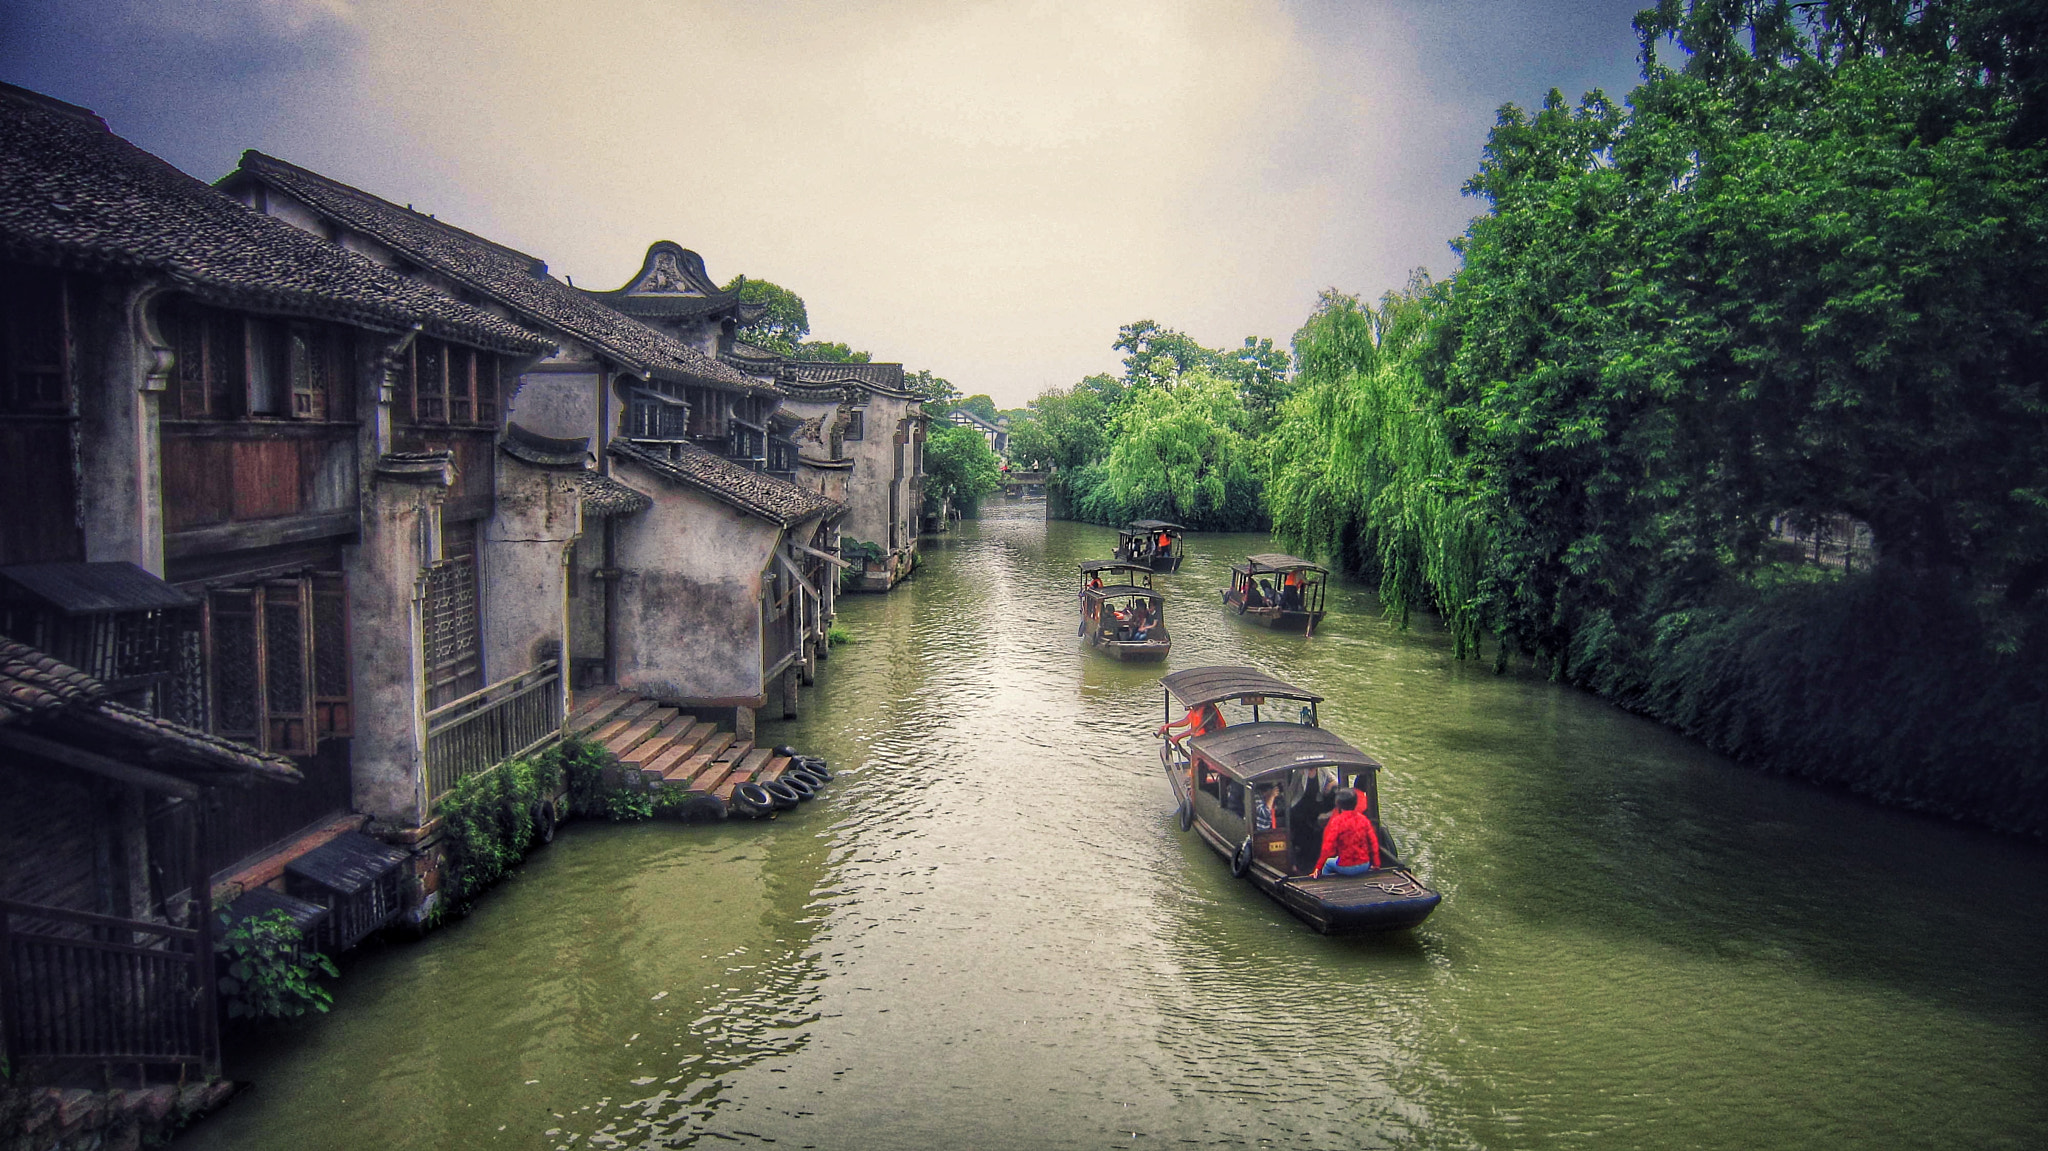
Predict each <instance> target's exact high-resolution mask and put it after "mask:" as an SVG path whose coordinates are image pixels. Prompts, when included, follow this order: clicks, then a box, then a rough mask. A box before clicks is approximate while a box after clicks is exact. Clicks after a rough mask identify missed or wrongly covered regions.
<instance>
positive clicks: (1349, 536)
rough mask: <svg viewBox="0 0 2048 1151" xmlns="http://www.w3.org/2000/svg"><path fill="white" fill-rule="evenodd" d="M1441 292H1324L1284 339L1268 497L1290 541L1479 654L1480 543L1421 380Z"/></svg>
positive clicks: (1481, 524)
mask: <svg viewBox="0 0 2048 1151" xmlns="http://www.w3.org/2000/svg"><path fill="white" fill-rule="evenodd" d="M1440 294H1441V293H1440V290H1439V289H1437V288H1436V287H1434V286H1433V285H1431V284H1430V283H1429V282H1428V280H1427V279H1426V278H1423V277H1420V276H1418V277H1417V279H1416V280H1415V281H1414V282H1412V283H1411V284H1410V285H1409V289H1408V291H1406V292H1405V293H1393V294H1389V295H1388V296H1387V297H1386V298H1385V299H1384V300H1382V301H1381V304H1380V306H1379V307H1378V308H1374V307H1372V306H1370V305H1367V304H1363V303H1361V302H1360V301H1359V300H1358V298H1357V297H1355V296H1347V295H1343V294H1341V293H1339V292H1337V291H1335V290H1330V291H1326V292H1324V293H1323V294H1322V296H1321V298H1320V300H1319V301H1318V303H1317V306H1316V310H1315V313H1314V314H1313V315H1311V316H1310V317H1309V319H1308V322H1307V323H1306V324H1304V325H1303V326H1302V328H1301V330H1300V331H1299V332H1297V333H1295V336H1294V354H1295V362H1296V363H1297V364H1298V365H1299V374H1298V375H1297V377H1296V380H1295V392H1294V395H1293V397H1292V398H1291V399H1290V400H1289V401H1288V402H1287V404H1286V406H1285V407H1284V409H1283V414H1282V417H1281V421H1280V425H1279V428H1278V430H1277V432H1276V433H1275V434H1274V436H1273V437H1272V439H1271V453H1272V454H1271V459H1270V461H1269V464H1268V468H1269V471H1268V480H1267V486H1266V500H1267V507H1268V509H1269V510H1270V511H1271V513H1272V517H1273V530H1274V532H1275V533H1276V534H1277V535H1279V536H1280V538H1281V539H1282V540H1284V541H1286V542H1287V544H1288V546H1290V547H1295V548H1298V549H1300V550H1303V551H1306V552H1310V553H1312V554H1316V555H1327V556H1334V557H1336V558H1337V560H1338V562H1339V563H1340V564H1341V565H1342V566H1343V567H1345V568H1346V569H1348V570H1350V571H1354V572H1357V573H1359V574H1362V575H1365V576H1366V577H1368V578H1371V579H1375V580H1377V581H1378V583H1379V592H1380V599H1381V602H1382V603H1383V604H1384V605H1385V608H1386V610H1387V612H1388V614H1389V615H1391V616H1394V617H1396V618H1398V619H1400V620H1401V622H1402V623H1403V624H1404V625H1405V624H1406V623H1407V622H1408V618H1409V614H1410V612H1411V611H1412V610H1413V609H1415V608H1417V607H1422V608H1428V609H1433V610H1435V611H1437V612H1439V613H1441V614H1442V616H1443V618H1444V620H1445V623H1446V624H1447V625H1448V626H1449V627H1450V629H1451V633H1452V635H1453V637H1454V640H1455V642H1456V645H1457V650H1458V654H1459V656H1460V657H1463V656H1466V655H1476V654H1478V647H1479V638H1480V633H1481V631H1482V630H1483V625H1484V620H1483V618H1482V605H1481V603H1480V600H1479V584H1480V579H1481V577H1482V575H1483V574H1484V572H1485V569H1486V564H1487V560H1488V554H1489V548H1490V539H1489V536H1488V534H1487V530H1486V523H1485V518H1484V516H1483V515H1482V514H1481V507H1480V505H1479V504H1478V503H1477V502H1476V501H1475V500H1474V498H1473V496H1472V495H1471V493H1469V492H1468V491H1467V490H1466V488H1465V486H1464V484H1463V482H1462V481H1463V475H1462V463H1461V460H1460V458H1459V456H1458V453H1457V452H1456V451H1455V450H1454V448H1453V446H1452V442H1451V438H1450V436H1449V434H1448V431H1447V429H1446V427H1445V423H1444V416H1443V413H1442V410H1441V405H1440V404H1439V403H1438V400H1437V396H1436V394H1435V392H1434V391H1433V389H1432V387H1431V384H1430V377H1429V359H1428V353H1429V351H1430V340H1431V338H1432V335H1433V330H1432V328H1431V315H1432V311H1433V309H1434V307H1435V306H1437V303H1438V297H1439V296H1440Z"/></svg>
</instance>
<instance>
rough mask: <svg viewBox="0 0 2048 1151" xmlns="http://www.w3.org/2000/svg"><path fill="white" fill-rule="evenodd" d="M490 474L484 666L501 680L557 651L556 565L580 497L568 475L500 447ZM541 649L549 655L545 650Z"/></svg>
mask: <svg viewBox="0 0 2048 1151" xmlns="http://www.w3.org/2000/svg"><path fill="white" fill-rule="evenodd" d="M497 478H498V502H497V508H496V511H495V513H494V514H493V515H492V516H491V517H490V518H489V519H488V520H486V521H484V525H483V538H482V539H481V540H480V541H479V544H480V546H481V547H482V549H483V564H482V572H483V587H482V589H481V590H482V592H483V602H484V604H485V605H487V610H486V611H485V612H484V613H483V646H484V666H485V667H486V668H488V669H490V676H491V678H493V679H503V678H505V677H506V676H509V675H514V674H517V673H519V672H521V671H526V670H529V669H531V668H532V667H534V666H535V665H536V664H537V663H538V662H539V661H540V660H541V659H543V658H556V657H558V656H559V654H560V653H561V649H562V636H563V633H564V630H565V629H566V628H567V626H568V595H567V589H566V588H565V586H564V567H563V565H564V563H565V561H566V560H567V558H568V552H569V547H570V545H571V544H572V543H574V542H575V540H576V537H577V536H578V535H579V534H581V533H582V531H583V502H582V498H581V495H580V494H579V492H578V491H577V489H576V487H575V486H574V484H573V483H572V480H573V476H572V475H571V474H569V473H565V472H564V471H563V470H561V469H559V468H541V467H535V466H533V465H531V464H528V463H526V462H524V461H522V460H517V459H514V458H512V457H511V456H508V455H506V454H505V453H503V452H499V453H498V477H497ZM549 649H552V651H553V652H554V653H555V655H553V656H550V655H547V654H545V653H546V652H547V651H548V650H549ZM564 670H565V673H566V667H565V669H564Z"/></svg>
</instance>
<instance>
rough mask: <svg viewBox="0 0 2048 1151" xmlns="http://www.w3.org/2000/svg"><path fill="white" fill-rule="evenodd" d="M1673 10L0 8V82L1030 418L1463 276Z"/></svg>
mask: <svg viewBox="0 0 2048 1151" xmlns="http://www.w3.org/2000/svg"><path fill="white" fill-rule="evenodd" d="M1646 2H1647V0H1529V2H1523V0H1514V2H1510V0H1350V2H1342V0H1322V2H1315V0H1304V2H1297V3H1286V2H1279V0H1273V2H1267V0H1244V2H1239V3H1214V4H1207V3H1198V2H1194V0H1163V2H1157V3H1154V2H1147V0H1137V2H1131V3H1122V4H1111V3H1100V2H1090V0H1076V2H1067V0H1045V2H1029V0H1015V2H993V3H982V4H971V3H932V2H919V0H902V2H877V3H864V2H859V0H854V2H846V3H792V2H784V0H754V2H751V3H747V4H734V3H730V2H715V3H714V2H700V0H574V2H569V3H564V2H560V0H551V2H550V0H461V2H445V0H247V2H238V0H99V2H88V0H72V2H63V0H0V79H4V80H6V81H8V82H10V83H15V84H20V85H23V86H25V87H29V88H33V89H36V90H38V91H42V92H46V93H48V94H50V95H53V96H57V97H59V98H61V99H64V100H69V101H71V102H73V103H78V104H83V105H85V106H87V107H89V108H92V109H93V110H95V111H97V112H98V113H100V115H101V116H103V117H104V118H105V119H106V120H107V121H108V123H109V124H110V125H111V126H112V127H113V129H114V130H115V131H116V132H118V133H120V134H121V135H123V136H126V137H127V138H129V139H130V140H133V141H135V142H136V143H138V144H140V145H142V146H143V147H145V148H148V149H150V150H151V151H154V152H156V153H158V154H159V155H161V156H163V157H165V158H166V159H168V160H170V161H171V162H172V163H174V164H177V165H178V166H179V167H181V168H183V169H185V170H186V171H188V172H191V173H192V174H193V175H196V176H199V177H201V178H203V179H207V180H213V179H216V178H218V177H219V176H221V175H223V174H225V173H226V172H227V171H229V170H230V169H231V168H232V167H233V166H234V164H235V160H236V157H237V156H238V155H239V154H240V152H241V150H242V149H244V148H257V149H260V150H262V151H265V152H269V153H271V154H273V155H276V156H280V157H283V158H284V159H287V160H291V161H293V162H296V163H299V164H303V165H306V166H308V167H311V168H314V169H316V170H318V171H320V172H323V173H325V174H327V175H329V176H333V177H336V178H338V179H341V180H345V181H347V182H349V183H353V184H356V185H358V186H360V187H362V188H365V189H367V190H369V191H371V192H374V193H376V194H378V195H381V196H383V197H385V198H386V199H390V200H395V201H398V202H401V203H409V204H412V205H414V206H415V207H417V208H419V209H420V210H421V211H426V212H432V213H434V214H436V215H438V216H439V217H440V218H442V219H444V220H448V221H450V222H452V223H455V224H458V225H460V226H462V227H465V228H468V229H470V230H472V231H476V232H480V233H482V234H484V235H486V236H489V237H491V238H493V239H495V240H498V241H500V242H502V243H506V244H510V245H512V246H514V247H517V248H520V249H523V250H525V251H528V252H531V253H533V254H534V255H537V256H540V257H541V258H543V259H545V260H546V261H547V262H548V264H549V266H550V268H551V269H552V270H553V271H554V272H555V274H557V275H564V276H569V277H572V278H573V279H574V280H575V282H576V283H577V284H579V285H581V286H583V287H595V288H614V287H617V286H619V285H620V284H621V283H623V282H624V281H625V279H626V278H627V276H628V275H630V274H631V273H632V272H633V271H634V270H635V269H637V268H638V266H639V261H640V257H641V255H642V254H643V253H644V252H645V251H646V248H647V245H648V244H649V243H651V242H653V241H655V240H660V239H669V240H675V241H676V242H678V243H681V244H682V245H684V246H685V247H689V248H694V249H696V250H697V251H698V252H700V253H702V254H703V256H704V258H705V261H706V263H707V264H708V265H709V268H710V270H711V273H712V275H713V276H715V277H717V278H718V279H720V280H721V281H723V280H724V279H726V278H728V277H730V276H732V275H733V274H735V273H741V272H744V273H745V274H747V275H748V276H751V277H754V278H757V279H768V280H773V281H775V282H776V283H779V284H781V285H783V286H785V287H788V288H791V289H793V290H795V291H796V292H797V293H798V294H800V295H802V296H803V297H804V298H805V300H806V301H807V302H808V304H809V307H810V315H811V324H812V329H813V335H814V336H817V337H820V338H825V339H837V340H845V341H847V342H849V343H851V344H852V345H853V346H855V347H857V348H866V349H869V350H871V351H872V352H873V353H874V354H875V357H876V358H877V359H885V360H902V361H904V362H905V363H906V364H908V365H909V366H910V367H912V368H919V367H926V368H930V369H931V370H933V371H935V372H937V373H938V374H940V375H942V376H945V377H947V378H948V379H951V380H952V381H953V382H954V383H955V384H956V385H958V386H959V387H960V388H961V389H962V390H963V391H966V392H969V393H973V392H988V393H990V394H991V395H993V396H994V397H995V398H996V399H997V401H998V402H999V403H1000V404H1002V405H1003V406H1006V407H1008V406H1017V405H1021V404H1022V403H1023V402H1024V401H1025V400H1026V399H1028V398H1029V397H1030V396H1032V395H1035V394H1036V393H1037V392H1039V391H1040V390H1041V389H1043V388H1045V387H1048V386H1053V385H1064V384H1069V383H1072V382H1073V381H1074V380H1076V379H1079V378H1080V377H1081V376H1084V375H1086V374H1088V373H1090V372H1095V371H1104V370H1114V369H1115V367H1116V365H1117V361H1118V358H1119V357H1118V354H1117V353H1116V352H1114V351H1113V350H1111V348H1110V346H1109V344H1110V341H1111V340H1112V339H1114V338H1115V335H1116V329H1117V327H1118V326H1119V325H1120V324H1124V323H1128V322H1130V321H1132V320H1137V319H1153V320H1157V321H1158V322H1160V323H1162V324H1166V325H1169V326H1173V327H1178V328H1181V329H1183V330H1185V331H1187V332H1189V333H1190V334H1191V335H1193V336H1195V337H1196V338H1197V339H1200V340H1202V341H1203V342H1204V343H1207V344H1210V345H1211V346H1234V345H1235V344H1236V343H1237V342H1238V341H1239V340H1241V339H1242V338H1243V337H1244V336H1246V335H1261V336H1270V337H1272V338H1273V339H1275V340H1276V341H1278V342H1281V343H1283V344H1284V343H1285V342H1286V340H1287V339H1288V338H1289V337H1290V336H1291V335H1292V333H1293V331H1294V330H1295V328H1296V327H1298V326H1299V324H1300V323H1301V320H1302V319H1303V318H1304V317H1305V316H1306V315H1307V314H1308V311H1309V309H1310V308H1311V307H1312V305H1313V303H1314V300H1315V296H1316V292H1317V291H1318V290H1319V289H1322V288H1325V287H1330V286H1335V287H1337V288H1340V289H1342V290H1344V291H1347V292H1356V293H1361V294H1364V295H1366V296H1377V295H1378V294H1380V293H1381V292H1384V291H1386V290H1388V289H1390V288H1394V287H1398V286H1399V285H1400V284H1402V283H1403V282H1404V281H1405V280H1406V279H1407V276H1408V273H1409V270H1410V269H1412V268H1417V267H1423V268H1427V269H1429V270H1430V271H1431V272H1433V273H1436V274H1438V275H1442V274H1444V273H1447V272H1449V271H1452V270H1453V269H1454V267H1455V261H1454V257H1453V255H1452V253H1451V251H1450V249H1449V247H1448V246H1447V241H1448V240H1449V239H1451V238H1452V237H1454V236H1456V235H1457V234H1459V233H1460V232H1461V231H1462V230H1463V228H1464V225H1465V222H1466V220H1467V219H1468V218H1469V217H1470V216H1471V215H1473V214H1474V213H1475V212H1476V211H1477V210H1478V204H1477V203H1476V202H1475V201H1472V200H1469V199H1466V198H1464V197H1462V196H1460V195H1459V192H1458V188H1459V185H1460V184H1462V183H1463V181H1464V180H1465V178H1466V177H1468V176H1469V175H1470V174H1471V173H1472V171H1473V170H1474V168H1475V167H1476V166H1477V164H1478V161H1479V153H1480V149H1481V148H1482V147H1483V145H1484V144H1485V139H1486V132H1487V129H1488V127H1489V126H1490V125H1491V124H1492V122H1493V117H1494V112H1495V110H1496V109H1497V108H1498V107H1499V106H1500V105H1501V104H1503V103H1508V102H1514V103H1519V104H1522V105H1524V106H1528V105H1532V104H1535V103H1537V102H1539V101H1540V100H1541V99H1542V97H1543V95H1544V93H1545V92H1546V91H1548V90H1549V89H1550V88H1552V87H1556V88H1560V89H1562V90H1564V92H1565V93H1566V95H1567V96H1569V97H1571V98H1573V99H1576V98H1577V97H1578V96H1579V95H1580V94H1581V93H1583V92H1584V91H1586V90H1588V89H1590V88H1594V87H1604V88H1606V89H1607V90H1608V91H1609V93H1610V94H1613V95H1616V96H1620V95H1621V94H1623V93H1625V92H1626V91H1627V90H1628V89H1629V87H1631V86H1632V84H1633V81H1634V79H1635V76H1636V64H1635V58H1634V57H1635V41H1634V38H1633V34H1632V33H1631V31H1630V28H1629V21H1630V18H1631V16H1632V15H1633V14H1634V12H1635V10H1636V9H1638V8H1640V7H1643V6H1644V5H1645V3H1646Z"/></svg>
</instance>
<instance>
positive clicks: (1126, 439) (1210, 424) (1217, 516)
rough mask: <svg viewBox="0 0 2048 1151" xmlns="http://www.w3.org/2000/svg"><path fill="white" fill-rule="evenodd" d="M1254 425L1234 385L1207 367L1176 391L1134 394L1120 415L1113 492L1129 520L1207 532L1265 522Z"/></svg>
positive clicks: (1110, 474)
mask: <svg viewBox="0 0 2048 1151" xmlns="http://www.w3.org/2000/svg"><path fill="white" fill-rule="evenodd" d="M1250 422H1251V419H1250V415H1249V414H1248V413H1247V412H1246V411H1245V407H1244V401H1243V399H1241V398H1240V397H1239V396H1238V394H1237V388H1236V386H1235V385H1234V384H1233V383H1232V382H1231V381H1229V380H1226V379H1222V378H1220V377H1218V376H1215V375H1213V374H1211V373H1209V372H1208V371H1206V370H1203V369H1195V370H1193V371H1189V372H1187V373H1184V374H1183V375H1181V376H1180V377H1179V379H1178V380H1177V381H1176V383H1175V386H1174V388H1173V389H1172V390H1171V391H1168V390H1165V389H1163V388H1145V389H1142V390H1140V391H1137V392H1135V393H1133V394H1132V396H1131V398H1130V401H1129V403H1128V404H1127V405H1126V407H1125V408H1124V410H1123V412H1122V413H1121V414H1120V415H1118V416H1117V418H1116V427H1115V431H1116V435H1115V439H1114V443H1113V445H1112V446H1111V448H1110V451H1109V459H1108V462H1107V470H1106V480H1107V483H1106V489H1107V494H1108V495H1109V497H1110V498H1112V499H1114V500H1115V501H1116V503H1117V504H1118V505H1120V506H1121V508H1122V510H1123V513H1124V514H1125V515H1127V516H1130V517H1156V518H1159V519H1167V520H1173V521H1175V522H1177V523H1182V524H1185V525H1187V526H1188V527H1191V528H1198V529H1206V530H1232V529H1244V528H1249V527H1255V526H1263V524H1264V522H1265V514H1264V511H1263V509H1262V508H1261V506H1260V496H1259V480H1258V464H1259V460H1258V456H1257V448H1256V445H1255V444H1254V442H1253V441H1252V440H1251V439H1250V438H1249V437H1248V436H1247V434H1246V431H1247V428H1248V427H1249V425H1250Z"/></svg>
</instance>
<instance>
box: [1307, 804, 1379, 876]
mask: <svg viewBox="0 0 2048 1151" xmlns="http://www.w3.org/2000/svg"><path fill="white" fill-rule="evenodd" d="M1364 798H1365V796H1364V794H1363V793H1361V792H1359V791H1358V790H1357V789H1355V788H1349V787H1346V788H1342V789H1340V790H1339V791H1338V792H1337V813H1336V814H1335V815H1332V816H1331V817H1330V824H1329V826H1328V827H1325V828H1324V829H1323V852H1322V855H1321V856H1319V857H1318V858H1320V859H1321V860H1322V861H1323V867H1322V870H1321V871H1318V872H1317V873H1316V875H1317V877H1318V878H1328V877H1329V876H1332V875H1363V874H1365V873H1366V872H1368V871H1371V870H1372V869H1373V868H1375V867H1378V866H1379V865H1380V833H1379V832H1377V831H1375V830H1373V826H1372V820H1370V819H1368V818H1366V814H1365V810H1364V808H1365V805H1364V803H1363V802H1362V801H1363V800H1364Z"/></svg>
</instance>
